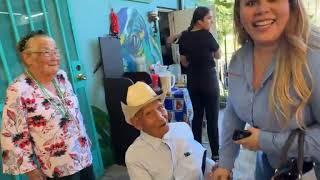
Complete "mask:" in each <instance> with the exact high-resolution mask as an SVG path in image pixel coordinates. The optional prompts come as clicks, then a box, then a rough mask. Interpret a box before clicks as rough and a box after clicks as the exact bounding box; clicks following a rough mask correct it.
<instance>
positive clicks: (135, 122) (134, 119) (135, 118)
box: [130, 116, 142, 130]
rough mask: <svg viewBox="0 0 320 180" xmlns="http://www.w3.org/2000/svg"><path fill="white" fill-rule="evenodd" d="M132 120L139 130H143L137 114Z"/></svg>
mask: <svg viewBox="0 0 320 180" xmlns="http://www.w3.org/2000/svg"><path fill="white" fill-rule="evenodd" d="M130 121H131V124H132V126H134V127H135V128H136V129H138V130H142V123H141V119H139V118H137V117H136V116H134V117H133V118H131V120H130Z"/></svg>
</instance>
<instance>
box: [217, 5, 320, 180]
mask: <svg viewBox="0 0 320 180" xmlns="http://www.w3.org/2000/svg"><path fill="white" fill-rule="evenodd" d="M234 24H235V32H236V34H237V35H238V40H239V42H240V44H241V45H242V47H241V48H240V49H239V50H238V51H237V52H236V53H235V55H234V56H233V58H232V60H231V63H230V68H229V79H230V86H229V99H228V104H227V108H226V110H225V114H224V120H223V122H222V128H221V130H222V134H221V136H222V142H221V147H220V150H219V154H220V160H219V168H218V169H217V170H216V171H215V172H214V174H213V178H214V179H229V178H230V176H231V175H230V174H231V173H230V172H231V170H232V168H233V166H234V161H235V158H236V156H237V154H238V152H239V147H240V146H239V145H242V146H243V147H244V148H246V149H249V150H253V151H257V164H256V172H255V176H256V179H259V180H264V179H268V180H269V179H270V178H271V177H272V175H273V174H274V169H275V168H276V167H277V166H278V165H279V159H280V156H281V148H282V146H283V145H284V143H285V141H286V140H287V137H288V135H289V134H290V132H291V131H292V130H293V129H297V128H301V129H304V130H305V132H306V137H305V148H304V155H305V157H309V158H312V160H313V161H315V162H319V161H320V156H319V154H320V139H319V137H320V113H319V112H320V73H319V69H320V49H319V47H317V42H318V44H319V36H318V35H317V33H316V32H315V31H313V30H310V27H309V24H308V19H307V15H306V13H305V10H304V7H303V5H302V0H274V1H270V0H236V1H235V6H234ZM246 123H248V124H250V125H251V126H252V128H250V129H249V131H250V132H251V136H249V137H247V138H243V139H241V140H238V141H233V140H232V134H233V132H234V130H235V129H243V128H244V126H245V124H246ZM292 146H293V147H292V148H291V149H290V150H289V156H290V157H291V156H292V157H296V156H297V149H298V148H297V143H296V141H295V143H294V144H293V145H292Z"/></svg>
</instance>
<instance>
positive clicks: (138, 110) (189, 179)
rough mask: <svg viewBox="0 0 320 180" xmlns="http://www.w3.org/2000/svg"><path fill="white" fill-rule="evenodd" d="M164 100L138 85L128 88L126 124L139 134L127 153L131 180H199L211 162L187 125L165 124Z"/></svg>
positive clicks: (166, 118)
mask: <svg viewBox="0 0 320 180" xmlns="http://www.w3.org/2000/svg"><path fill="white" fill-rule="evenodd" d="M164 98H165V95H164V94H161V95H156V93H155V92H154V91H153V90H152V89H151V88H150V87H149V86H148V85H147V84H145V83H143V82H137V83H136V84H134V85H132V86H130V87H129V88H128V93H127V105H125V104H124V103H121V106H122V111H123V113H124V115H125V119H126V121H127V123H129V124H131V125H132V126H134V127H135V128H136V129H138V130H140V131H141V134H140V136H139V137H138V138H137V139H136V140H135V141H134V142H133V144H132V145H131V146H130V147H129V148H128V150H127V152H126V165H127V168H128V172H129V176H130V179H131V180H149V179H150V180H151V179H152V180H173V179H176V180H182V179H183V180H202V179H204V177H205V175H206V174H208V173H209V172H211V169H212V167H213V164H214V162H213V161H212V160H210V159H207V158H206V150H205V149H204V148H203V147H202V146H201V144H199V143H198V142H197V141H195V140H194V138H193V134H192V131H191V128H190V127H189V126H188V125H187V124H186V123H183V122H179V123H168V122H167V121H168V113H167V111H166V109H165V108H164V106H163V100H164ZM204 174H205V175H204Z"/></svg>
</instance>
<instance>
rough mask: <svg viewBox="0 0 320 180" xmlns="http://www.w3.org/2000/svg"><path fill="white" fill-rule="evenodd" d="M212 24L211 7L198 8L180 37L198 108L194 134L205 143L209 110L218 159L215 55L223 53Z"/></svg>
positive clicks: (212, 143) (183, 62)
mask: <svg viewBox="0 0 320 180" xmlns="http://www.w3.org/2000/svg"><path fill="white" fill-rule="evenodd" d="M212 23H213V21H212V12H211V10H210V9H209V8H207V7H197V8H196V9H195V11H194V13H193V18H192V21H191V24H190V27H189V28H188V30H187V31H184V32H183V33H182V35H181V37H180V39H179V52H180V62H181V65H182V66H183V67H186V68H187V74H188V82H187V87H188V90H189V93H190V97H191V101H192V105H193V110H194V118H193V121H192V131H193V134H194V137H195V139H196V140H197V141H198V142H200V143H201V137H202V122H203V114H204V111H205V112H206V119H207V131H208V137H209V143H210V148H211V152H212V158H213V159H216V158H217V157H218V149H219V135H218V115H219V83H218V79H217V76H216V70H215V66H216V64H215V62H214V58H216V59H219V58H220V56H221V53H220V48H219V45H218V43H217V41H216V40H215V39H214V37H213V36H212V34H211V33H210V32H209V29H210V27H211V26H212Z"/></svg>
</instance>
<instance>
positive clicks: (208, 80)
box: [188, 69, 219, 157]
mask: <svg viewBox="0 0 320 180" xmlns="http://www.w3.org/2000/svg"><path fill="white" fill-rule="evenodd" d="M188 90H189V93H190V98H191V101H192V106H193V111H194V117H193V120H192V131H193V135H194V138H195V140H197V141H198V142H199V143H202V123H203V115H204V112H205V115H206V119H207V132H208V138H209V143H210V148H211V152H212V157H214V156H218V155H219V152H218V151H219V133H218V116H219V83H218V79H217V75H216V71H215V70H214V69H211V70H210V71H209V72H206V73H202V74H196V75H194V74H188Z"/></svg>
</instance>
